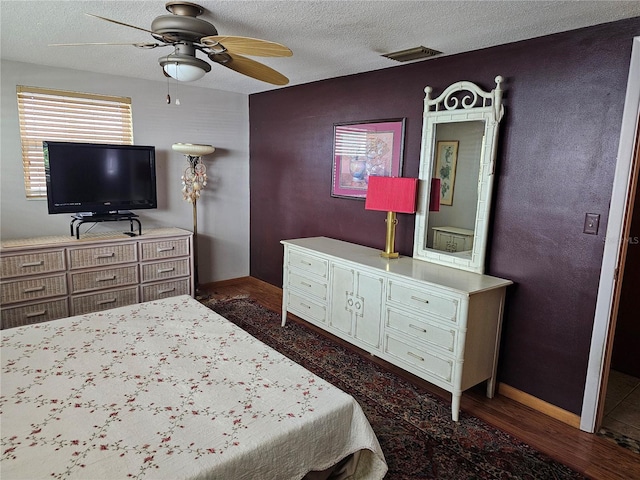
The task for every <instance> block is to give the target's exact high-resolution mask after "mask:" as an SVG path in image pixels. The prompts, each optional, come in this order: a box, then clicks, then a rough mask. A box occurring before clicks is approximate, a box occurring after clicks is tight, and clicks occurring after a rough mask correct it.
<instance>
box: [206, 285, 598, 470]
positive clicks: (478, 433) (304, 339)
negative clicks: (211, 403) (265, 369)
mask: <svg viewBox="0 0 640 480" xmlns="http://www.w3.org/2000/svg"><path fill="white" fill-rule="evenodd" d="M202 303H204V304H205V305H207V306H208V307H209V308H211V309H212V310H214V311H215V312H217V313H219V314H220V315H222V316H223V317H225V318H227V319H228V320H230V321H232V322H233V323H235V324H236V325H238V326H240V327H241V328H242V329H243V330H245V331H247V332H248V333H250V334H251V335H253V336H254V337H256V338H258V339H259V340H261V341H262V342H264V343H266V344H267V345H269V346H271V347H272V348H274V349H276V350H278V351H279V352H281V353H282V354H284V355H286V356H287V357H289V358H291V359H292V360H294V361H295V362H296V363H298V364H300V365H302V366H304V367H305V368H307V369H308V370H310V371H311V372H313V373H315V374H316V375H318V376H320V377H322V378H324V379H325V380H327V381H328V382H330V383H332V384H333V385H335V386H336V387H338V388H340V389H341V390H343V391H345V392H347V393H349V394H350V395H352V396H353V397H354V398H355V399H356V400H357V401H358V403H359V404H360V406H361V407H362V409H363V410H364V413H365V414H366V416H367V418H368V419H369V422H370V423H371V426H372V427H373V430H374V431H375V433H376V435H377V437H378V440H379V441H380V446H381V447H382V451H383V452H384V454H385V458H386V460H387V464H388V466H389V472H388V474H387V476H386V477H385V478H386V479H389V480H415V479H422V478H432V479H440V480H446V479H451V480H462V479H544V480H548V479H583V478H585V477H583V476H582V475H580V474H578V473H576V472H574V471H572V470H571V469H570V468H568V467H566V466H565V465H562V464H560V463H558V462H556V461H554V460H552V459H551V458H549V457H547V456H546V455H544V454H542V453H540V452H538V451H537V450H535V449H533V448H532V447H530V446H529V445H526V444H524V443H522V442H520V441H519V440H517V439H516V438H514V437H512V436H511V435H509V434H507V433H505V432H502V431H501V430H498V429H496V428H494V427H491V426H489V425H487V424H486V423H484V422H483V421H482V420H479V419H478V418H475V417H472V416H470V415H467V414H465V413H464V412H460V421H459V422H453V421H452V420H451V410H450V406H449V404H447V403H446V402H444V401H442V400H440V399H438V398H437V397H435V396H433V395H432V394H430V393H428V392H426V391H424V390H422V389H420V388H419V387H417V386H415V385H413V384H411V383H410V382H408V381H406V380H404V379H403V378H402V377H399V376H398V375H395V374H393V373H391V372H389V371H387V370H385V369H384V368H383V367H381V366H379V365H377V364H376V363H374V362H371V361H369V360H368V359H366V358H364V357H363V356H361V355H359V354H357V353H354V352H352V351H349V350H347V349H345V348H344V347H342V346H340V345H338V344H336V343H334V342H332V341H331V340H329V339H326V338H325V337H323V336H321V335H318V334H317V333H315V332H313V331H312V330H310V329H309V328H307V327H305V326H304V325H300V324H298V323H296V322H291V321H288V322H287V324H286V326H285V327H284V328H283V327H281V326H280V322H281V317H280V315H279V314H278V313H275V312H272V311H271V310H268V309H266V308H264V307H262V306H261V305H260V304H258V303H257V302H255V301H253V300H251V299H248V298H234V299H229V300H221V301H216V300H205V299H202Z"/></svg>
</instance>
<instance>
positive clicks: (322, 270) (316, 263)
mask: <svg viewBox="0 0 640 480" xmlns="http://www.w3.org/2000/svg"><path fill="white" fill-rule="evenodd" d="M289 266H290V267H293V268H298V269H300V270H302V271H305V272H309V273H312V274H314V275H318V276H319V277H322V278H327V272H328V270H329V262H328V261H327V260H325V259H323V258H318V257H313V256H310V255H305V254H303V253H300V252H296V251H295V250H292V251H290V252H289Z"/></svg>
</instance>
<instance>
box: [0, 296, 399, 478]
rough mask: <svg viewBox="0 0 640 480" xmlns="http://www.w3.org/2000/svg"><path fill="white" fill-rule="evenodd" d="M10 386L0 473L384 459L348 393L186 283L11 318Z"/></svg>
mask: <svg viewBox="0 0 640 480" xmlns="http://www.w3.org/2000/svg"><path fill="white" fill-rule="evenodd" d="M274 328H279V327H276V326H274ZM1 387H2V391H1V395H0V421H1V424H0V427H1V435H2V460H1V462H0V476H1V477H2V478H3V479H18V478H28V479H37V478H48V479H51V478H65V479H67V478H82V479H112V478H114V479H115V478H122V479H124V478H133V479H142V478H154V479H160V478H166V479H172V480H174V479H221V480H239V479H247V480H249V479H251V480H256V479H260V480H266V479H274V480H285V479H301V478H309V479H316V478H327V477H328V476H333V477H334V478H353V479H380V478H383V477H384V475H385V473H386V470H387V467H386V463H385V461H384V455H383V453H382V451H381V450H380V446H379V444H378V440H377V438H376V437H375V434H374V432H373V430H372V429H371V426H370V424H369V422H368V421H367V419H366V417H365V415H364V413H363V412H362V410H361V408H360V406H359V405H358V403H357V402H356V401H355V400H354V399H353V398H352V397H351V396H350V395H347V394H346V393H344V392H342V391H341V390H339V389H338V388H336V387H334V386H332V385H330V384H329V383H327V382H325V381H324V380H322V379H321V378H319V377H317V376H315V375H314V374H312V373H310V372H309V371H308V370H306V369H304V368H303V367H301V366H300V365H297V364H296V363H294V362H292V361H291V360H289V359H287V358H286V357H284V356H283V355H281V354H280V353H278V352H277V351H275V350H273V349H272V348H270V347H268V346H267V345H265V344H263V343H262V342H260V341H259V340H257V339H255V338H254V337H252V336H251V335H249V334H248V333H246V332H244V331H243V330H241V329H240V328H239V327H237V326H236V325H234V324H233V323H231V322H229V321H227V320H226V319H224V318H223V317H222V316H220V315H218V314H216V313H215V312H213V311H211V310H210V309H208V308H206V307H205V306H203V305H201V304H200V303H199V302H197V301H196V300H194V299H193V298H191V297H190V296H180V297H173V298H168V299H165V300H161V301H155V302H147V303H141V304H136V305H131V306H128V307H122V308H116V309H113V310H109V311H104V312H98V313H92V314H88V315H82V316H77V317H70V318H66V319H61V320H55V321H51V322H45V323H40V324H35V325H29V326H25V327H18V328H13V329H9V330H3V331H2V376H1Z"/></svg>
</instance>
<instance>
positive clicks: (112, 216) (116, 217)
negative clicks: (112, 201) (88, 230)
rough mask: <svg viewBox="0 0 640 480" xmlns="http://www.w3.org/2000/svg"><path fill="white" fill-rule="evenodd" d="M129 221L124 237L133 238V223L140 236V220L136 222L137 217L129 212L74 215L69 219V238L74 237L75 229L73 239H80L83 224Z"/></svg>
mask: <svg viewBox="0 0 640 480" xmlns="http://www.w3.org/2000/svg"><path fill="white" fill-rule="evenodd" d="M127 220H128V221H129V227H130V229H129V231H128V232H124V234H125V235H129V236H130V237H134V236H135V235H136V233H135V232H134V231H133V222H136V223H137V224H138V235H142V224H141V223H140V220H138V215H136V214H135V213H132V212H129V211H120V212H112V213H85V212H82V213H76V214H75V215H73V216H72V217H71V224H70V225H69V228H70V229H71V236H72V237H73V236H74V229H75V237H76V239H80V225H82V224H83V223H99V222H125V221H127Z"/></svg>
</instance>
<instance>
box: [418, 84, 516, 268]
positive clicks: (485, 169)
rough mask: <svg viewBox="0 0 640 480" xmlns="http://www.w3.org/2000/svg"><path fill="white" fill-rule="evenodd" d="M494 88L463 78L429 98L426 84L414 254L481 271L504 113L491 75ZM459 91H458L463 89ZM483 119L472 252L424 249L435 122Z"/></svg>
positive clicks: (499, 93) (500, 94)
mask: <svg viewBox="0 0 640 480" xmlns="http://www.w3.org/2000/svg"><path fill="white" fill-rule="evenodd" d="M495 82H496V87H495V88H494V89H493V90H491V91H490V92H486V91H484V90H482V89H480V88H479V87H478V86H477V85H476V84H475V83H472V82H467V81H461V82H456V83H454V84H452V85H450V86H449V87H448V88H447V89H446V90H445V91H444V92H442V94H440V96H439V97H437V98H435V99H431V92H432V91H433V89H432V88H431V87H426V88H425V89H424V91H425V94H426V95H425V99H424V115H423V122H422V145H421V149H420V173H419V179H420V180H419V193H418V206H417V210H416V220H415V236H414V243H413V258H415V259H417V260H424V261H427V262H433V263H438V264H441V265H447V266H450V267H454V268H459V269H462V270H468V271H471V272H476V273H484V263H485V257H486V247H487V234H488V228H489V215H490V211H491V192H492V190H493V173H494V169H495V160H496V150H497V145H498V125H499V123H500V120H501V119H502V117H503V115H504V107H503V105H502V89H501V83H502V82H503V78H502V77H501V76H499V75H498V76H497V77H496V78H495ZM461 92H462V93H461ZM478 120H479V121H483V122H484V138H483V144H482V152H481V156H480V157H481V158H480V159H479V162H480V174H479V178H478V202H477V206H476V219H475V229H474V239H473V247H472V250H471V252H470V253H469V252H460V253H449V252H443V251H440V250H434V249H432V248H427V246H426V243H427V232H428V227H429V225H428V218H429V198H430V194H431V192H430V190H431V177H432V175H433V163H434V161H435V148H436V126H437V125H438V124H441V123H454V122H470V121H478Z"/></svg>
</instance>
